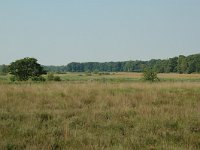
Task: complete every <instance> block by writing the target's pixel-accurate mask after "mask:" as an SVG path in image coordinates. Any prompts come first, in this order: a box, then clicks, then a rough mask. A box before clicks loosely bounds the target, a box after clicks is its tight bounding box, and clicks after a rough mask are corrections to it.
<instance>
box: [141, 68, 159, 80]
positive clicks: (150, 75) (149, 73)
mask: <svg viewBox="0 0 200 150" xmlns="http://www.w3.org/2000/svg"><path fill="white" fill-rule="evenodd" d="M143 76H144V79H145V80H146V81H152V82H154V81H160V79H159V78H158V77H157V72H156V71H154V70H153V69H145V70H144V72H143Z"/></svg>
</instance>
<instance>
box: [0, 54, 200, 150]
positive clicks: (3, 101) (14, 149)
mask: <svg viewBox="0 0 200 150" xmlns="http://www.w3.org/2000/svg"><path fill="white" fill-rule="evenodd" d="M197 56H198V55H197ZM197 56H195V58H196V57H197ZM190 57H191V56H190ZM186 58H187V60H189V58H188V57H186ZM22 60H24V59H22ZM25 60H26V61H25V62H26V63H24V62H23V63H22V64H21V63H17V64H21V65H22V66H24V65H25V64H26V65H27V64H29V65H31V66H32V65H33V64H34V65H33V66H35V67H31V69H32V70H31V71H30V70H29V71H30V72H31V73H30V72H29V71H27V72H25V73H27V74H28V76H27V74H26V75H24V74H23V78H22V79H21V80H19V81H18V80H15V81H14V82H13V81H11V80H10V78H11V77H13V75H14V76H18V74H15V72H14V73H12V74H13V75H11V74H10V73H11V70H10V68H12V67H8V66H6V65H4V66H2V70H3V71H2V74H1V75H0V149H3V150H4V149H7V150H23V149H31V150H32V149H33V150H36V149H47V150H56V149H71V150H72V149H97V150H98V149H99V150H100V149H112V150H118V149H135V150H138V149H163V150H165V149H166V150H169V149H170V150H171V149H172V150H198V149H200V109H199V108H200V74H198V73H192V74H184V73H191V72H188V71H186V72H185V71H184V72H180V73H182V74H179V73H159V74H157V71H155V68H154V67H152V66H147V67H146V70H145V71H144V74H143V73H134V72H106V71H105V70H104V71H100V70H95V71H93V70H87V71H86V72H76V73H75V72H66V73H62V74H55V73H54V74H53V73H50V72H48V73H47V74H45V72H43V71H44V70H43V69H41V67H42V66H41V65H40V64H38V63H37V60H36V59H34V60H33V61H31V62H32V63H31V64H30V63H29V61H28V60H30V59H27V58H26V59H25ZM31 60H32V59H31ZM178 60H179V59H178ZM27 61H28V63H27ZM16 62H19V61H15V62H14V64H15V63H16ZM20 62H21V61H20ZM178 62H179V61H178ZM191 62H192V61H191ZM194 62H195V63H192V64H193V65H194V64H195V66H196V67H195V69H196V68H198V66H199V65H200V63H199V60H196V59H195V61H194ZM12 64H13V63H11V65H12ZM183 64H185V63H183ZM186 64H187V70H188V68H190V67H189V66H191V64H190V63H189V61H187V63H186ZM21 65H20V66H21ZM26 65H25V66H26ZM14 66H15V65H14ZM181 66H182V65H181ZM183 66H184V65H183ZM178 68H179V67H178ZM178 68H177V69H178ZM183 68H184V67H183ZM17 69H21V67H20V68H15V69H14V70H15V71H19V70H17ZM27 69H29V67H27ZM37 70H40V71H38V72H39V73H38V72H37ZM35 71H36V72H35ZM9 72H10V73H9ZM33 72H34V73H33ZM56 72H57V71H56ZM194 72H198V70H196V71H194ZM23 73H24V72H23ZM143 75H144V76H143ZM19 78H20V77H17V79H19ZM36 78H37V79H38V78H40V79H43V80H33V79H36ZM145 78H146V80H148V79H149V80H150V81H156V80H159V81H160V82H149V81H146V80H145ZM11 79H12V78H11ZM24 79H25V81H22V80H24ZM44 80H46V82H43V81H44ZM56 81H60V82H56Z"/></svg>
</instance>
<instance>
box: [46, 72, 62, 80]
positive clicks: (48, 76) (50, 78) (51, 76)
mask: <svg viewBox="0 0 200 150" xmlns="http://www.w3.org/2000/svg"><path fill="white" fill-rule="evenodd" d="M47 80H48V81H61V78H60V77H59V76H54V74H53V73H49V74H48V75H47Z"/></svg>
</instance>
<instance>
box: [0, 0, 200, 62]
mask: <svg viewBox="0 0 200 150" xmlns="http://www.w3.org/2000/svg"><path fill="white" fill-rule="evenodd" d="M199 8H200V0H0V64H9V63H11V62H13V61H15V60H16V59H21V58H24V57H34V58H36V59H38V62H39V63H41V64H43V65H66V64H68V63H70V62H107V61H125V60H150V59H158V58H160V59H167V58H170V57H174V56H178V55H181V54H182V55H190V54H195V53H199V52H200V9H199Z"/></svg>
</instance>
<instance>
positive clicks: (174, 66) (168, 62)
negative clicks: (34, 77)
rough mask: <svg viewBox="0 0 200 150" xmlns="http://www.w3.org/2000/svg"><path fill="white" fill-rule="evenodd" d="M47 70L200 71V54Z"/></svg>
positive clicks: (4, 69)
mask: <svg viewBox="0 0 200 150" xmlns="http://www.w3.org/2000/svg"><path fill="white" fill-rule="evenodd" d="M43 67H44V68H45V70H47V71H48V72H56V73H65V72H142V71H143V70H144V69H145V68H152V69H153V70H155V71H157V72H158V73H171V72H173V73H200V54H194V55H189V56H184V55H180V56H178V57H173V58H169V59H163V60H161V59H151V60H149V61H140V60H136V61H122V62H104V63H100V62H85V63H79V62H72V63H69V64H68V65H64V66H43ZM7 71H8V69H7V66H6V65H0V72H7Z"/></svg>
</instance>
